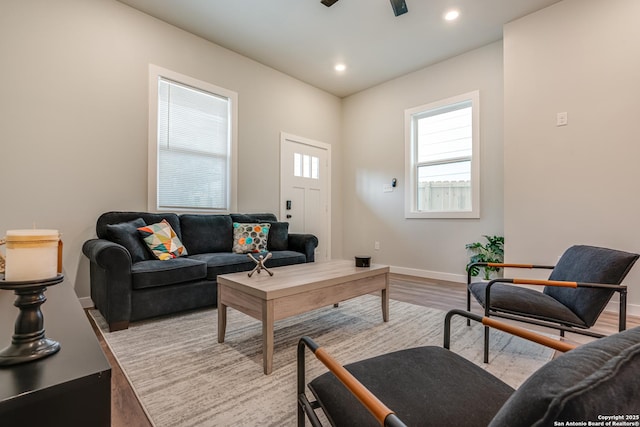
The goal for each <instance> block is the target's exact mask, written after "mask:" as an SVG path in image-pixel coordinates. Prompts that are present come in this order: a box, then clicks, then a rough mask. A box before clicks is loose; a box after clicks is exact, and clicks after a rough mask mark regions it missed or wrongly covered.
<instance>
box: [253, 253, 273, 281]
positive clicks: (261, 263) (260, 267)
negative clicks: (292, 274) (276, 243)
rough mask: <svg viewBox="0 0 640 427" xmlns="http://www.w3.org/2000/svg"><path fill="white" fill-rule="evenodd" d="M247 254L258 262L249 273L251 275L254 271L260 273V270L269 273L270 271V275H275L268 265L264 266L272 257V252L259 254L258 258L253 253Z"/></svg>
mask: <svg viewBox="0 0 640 427" xmlns="http://www.w3.org/2000/svg"><path fill="white" fill-rule="evenodd" d="M247 256H248V257H249V258H251V259H252V260H253V262H255V263H256V266H255V267H254V268H253V270H251V271H250V272H249V273H248V274H249V277H251V276H253V273H258V274H260V272H261V271H262V270H264V271H266V272H267V273H269V276H273V273H272V272H271V271H269V269H268V268H267V267H265V266H264V262H265V261H266V260H268V259H269V258H271V252H269V253H268V254H267V256H264V255H260V256H258V259H256V258H255V257H254V256H253V255H252V254H247Z"/></svg>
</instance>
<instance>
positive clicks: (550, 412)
mask: <svg viewBox="0 0 640 427" xmlns="http://www.w3.org/2000/svg"><path fill="white" fill-rule="evenodd" d="M639 371H640V327H636V328H634V329H630V330H628V331H625V332H621V333H619V334H615V335H612V336H609V337H605V338H600V339H598V340H595V341H592V342H590V343H588V344H585V345H582V346H580V347H578V348H576V349H575V350H571V351H570V352H568V353H565V354H564V355H562V356H560V357H559V358H557V359H555V360H553V361H551V362H549V363H547V364H546V365H545V366H543V367H542V368H540V369H539V370H538V371H536V373H534V374H533V375H532V376H531V377H529V379H527V381H525V382H524V383H523V384H522V385H521V386H520V387H519V388H518V391H517V392H516V393H514V394H513V396H511V398H510V399H509V400H508V401H507V403H506V404H505V405H504V406H503V407H502V409H500V411H499V412H498V413H497V414H496V416H495V418H494V419H493V421H492V423H491V424H490V425H491V426H510V427H517V426H533V425H545V426H546V425H554V422H555V421H567V420H573V421H576V420H578V421H584V422H587V421H593V422H599V421H603V419H602V418H600V417H601V416H603V415H620V414H635V415H637V414H638V411H639V410H640V403H639V401H638V396H640V381H638V372H639ZM622 421H624V419H623V420H622ZM634 421H638V420H637V419H636V420H634ZM576 425H578V424H576ZM585 425H586V424H585ZM621 425H622V424H621Z"/></svg>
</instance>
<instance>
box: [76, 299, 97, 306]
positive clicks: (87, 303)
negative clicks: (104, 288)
mask: <svg viewBox="0 0 640 427" xmlns="http://www.w3.org/2000/svg"><path fill="white" fill-rule="evenodd" d="M78 301H80V305H81V306H82V308H93V307H95V304H94V303H93V300H92V299H91V297H82V298H78Z"/></svg>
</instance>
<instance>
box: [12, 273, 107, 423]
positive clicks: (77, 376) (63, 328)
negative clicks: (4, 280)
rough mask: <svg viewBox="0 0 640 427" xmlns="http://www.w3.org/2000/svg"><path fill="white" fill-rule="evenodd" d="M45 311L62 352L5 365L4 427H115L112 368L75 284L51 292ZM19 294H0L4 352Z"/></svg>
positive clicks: (48, 331)
mask: <svg viewBox="0 0 640 427" xmlns="http://www.w3.org/2000/svg"><path fill="white" fill-rule="evenodd" d="M45 296H46V298H47V300H46V302H45V303H44V304H42V306H41V310H42V315H43V318H44V328H45V331H46V336H47V337H48V338H51V339H53V340H55V341H58V342H59V343H60V350H59V351H58V352H57V353H55V354H52V355H50V356H47V357H45V358H42V359H39V360H35V361H32V362H26V363H21V364H17V365H12V366H3V367H0V425H2V426H7V427H9V426H20V427H28V426H65V427H74V426H78V427H79V426H83V427H84V426H88V425H90V426H104V427H107V426H109V425H110V424H111V366H110V365H109V362H108V361H107V359H106V357H105V355H104V353H103V352H102V349H101V348H100V344H99V343H98V340H97V338H96V336H95V334H94V332H93V330H92V328H91V325H90V324H89V320H88V319H87V317H86V315H85V313H84V310H83V309H82V307H81V305H80V302H79V301H78V297H77V296H76V293H75V291H74V290H73V288H72V287H71V285H70V283H68V282H62V283H60V284H58V285H56V286H52V287H49V288H48V289H47V290H46V293H45ZM15 300H16V296H15V295H14V293H13V292H11V291H8V290H0V348H4V347H5V346H6V345H8V344H10V343H11V337H12V335H13V333H14V323H15V321H16V317H17V315H18V309H17V308H16V307H15V306H14V305H13V304H14V301H15Z"/></svg>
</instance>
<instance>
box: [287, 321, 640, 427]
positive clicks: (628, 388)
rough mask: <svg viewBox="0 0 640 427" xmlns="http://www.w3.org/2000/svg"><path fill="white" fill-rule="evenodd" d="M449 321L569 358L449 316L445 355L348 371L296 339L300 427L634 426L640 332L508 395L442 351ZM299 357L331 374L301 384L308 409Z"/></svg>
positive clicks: (551, 365) (359, 365)
mask: <svg viewBox="0 0 640 427" xmlns="http://www.w3.org/2000/svg"><path fill="white" fill-rule="evenodd" d="M453 315H462V316H465V317H467V318H469V319H472V320H474V321H481V322H482V323H485V324H486V322H489V323H490V324H491V326H492V327H495V328H498V329H502V330H505V331H508V332H510V333H513V334H515V335H518V336H521V337H523V338H526V339H529V340H532V341H534V342H538V343H541V344H543V345H548V346H552V348H555V349H557V350H559V351H568V350H571V348H572V346H570V345H568V344H567V343H564V342H561V341H556V340H553V339H551V338H548V337H545V336H541V335H539V334H536V333H533V332H530V331H527V330H524V329H522V328H518V327H516V326H513V325H506V324H504V323H503V322H501V321H499V320H495V319H488V318H481V317H480V316H478V315H475V314H473V313H468V312H465V311H463V310H453V311H451V312H449V313H448V314H447V317H446V321H445V348H441V347H435V346H429V347H416V348H410V349H406V350H400V351H396V352H393V353H388V354H383V355H381V356H377V357H374V358H370V359H366V360H362V361H360V362H355V363H352V364H349V365H346V366H342V365H340V364H339V363H338V362H337V361H336V360H335V359H333V358H332V357H331V356H330V355H329V354H328V353H327V352H326V351H325V350H324V349H322V348H321V347H319V346H318V345H317V344H316V343H314V342H313V340H311V339H310V338H308V337H303V338H302V339H301V340H300V343H299V344H298V386H297V387H298V388H297V396H298V426H299V427H303V426H304V425H305V420H306V419H309V420H310V421H311V424H312V425H314V426H321V425H322V424H321V421H320V418H321V417H318V414H317V413H316V411H318V410H320V409H321V410H322V412H324V415H326V418H328V420H329V422H330V423H331V424H332V425H333V426H349V427H351V426H358V427H366V426H380V425H384V426H390V427H391V426H393V427H399V426H462V427H464V426H467V427H474V426H477V427H486V426H505V427H530V426H534V425H535V426H553V425H567V424H566V422H568V421H572V422H574V423H575V422H584V423H585V425H586V423H587V422H589V421H592V422H594V423H595V422H602V421H603V418H602V417H603V416H612V415H616V416H623V417H627V418H625V419H624V421H626V422H630V423H637V422H638V421H639V419H638V417H639V414H640V400H639V399H638V396H640V381H638V380H637V373H638V371H639V370H640V327H637V328H634V329H630V330H628V331H624V332H621V333H618V334H615V335H612V336H610V337H606V338H602V339H599V340H595V341H593V342H590V343H588V344H585V345H583V346H581V347H578V348H575V349H573V350H571V351H568V353H566V354H564V355H562V356H560V357H558V358H556V359H554V360H552V361H551V362H548V363H547V364H546V365H544V366H543V367H542V368H540V369H539V370H538V371H536V372H534V373H533V375H531V376H530V377H529V378H528V379H527V380H526V381H525V382H524V383H523V384H522V385H521V386H520V387H519V388H518V389H517V390H514V389H513V388H511V387H510V386H509V385H507V384H505V383H504V382H502V381H501V380H500V379H498V378H496V377H494V376H493V375H491V374H489V373H488V372H487V371H485V370H484V369H482V368H481V367H479V366H477V365H475V364H474V363H472V362H470V361H468V360H466V359H464V358H463V357H461V356H459V355H457V354H455V353H454V352H452V351H449V350H448V349H447V348H448V347H449V341H450V340H449V329H450V320H451V317H452V316H453ZM306 348H309V349H310V350H311V351H312V352H313V354H314V355H315V356H316V358H317V359H319V360H320V361H321V362H322V363H323V364H324V365H325V366H326V367H327V368H328V369H329V372H326V373H324V374H322V375H321V376H319V377H317V378H315V379H313V380H312V381H311V382H310V383H309V384H308V386H309V388H310V389H311V391H312V393H313V397H314V398H315V400H312V401H310V400H309V399H308V398H307V395H306V393H305V386H306V379H305V349H306ZM611 419H612V418H609V420H611ZM618 421H620V419H618ZM561 423H565V424H561ZM594 425H595V424H594ZM629 425H631V424H629ZM634 425H635V424H634Z"/></svg>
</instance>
